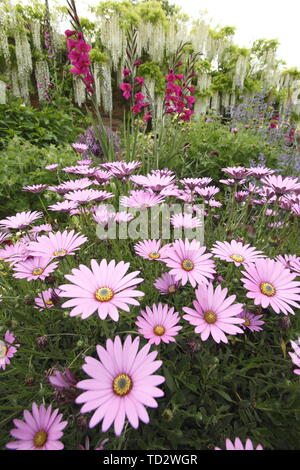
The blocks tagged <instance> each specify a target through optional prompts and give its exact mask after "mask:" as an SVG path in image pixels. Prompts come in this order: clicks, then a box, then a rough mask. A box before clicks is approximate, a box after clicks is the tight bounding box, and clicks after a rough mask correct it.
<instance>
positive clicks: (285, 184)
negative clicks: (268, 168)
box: [262, 175, 299, 194]
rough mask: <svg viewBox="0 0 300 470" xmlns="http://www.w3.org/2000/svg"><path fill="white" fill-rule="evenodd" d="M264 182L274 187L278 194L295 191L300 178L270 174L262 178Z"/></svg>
mask: <svg viewBox="0 0 300 470" xmlns="http://www.w3.org/2000/svg"><path fill="white" fill-rule="evenodd" d="M262 182H263V183H264V184H266V185H267V186H269V187H270V188H272V189H273V191H274V192H275V193H276V194H285V193H289V192H291V191H294V190H295V189H296V188H297V187H298V184H299V180H298V178H290V177H287V178H283V177H282V176H281V175H278V176H275V175H270V176H266V177H265V178H264V179H262Z"/></svg>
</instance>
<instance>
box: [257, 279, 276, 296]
mask: <svg viewBox="0 0 300 470" xmlns="http://www.w3.org/2000/svg"><path fill="white" fill-rule="evenodd" d="M260 291H261V293H262V294H264V295H267V296H268V297H273V296H274V295H275V294H276V289H275V287H274V286H273V285H272V284H270V283H269V282H262V283H261V285H260Z"/></svg>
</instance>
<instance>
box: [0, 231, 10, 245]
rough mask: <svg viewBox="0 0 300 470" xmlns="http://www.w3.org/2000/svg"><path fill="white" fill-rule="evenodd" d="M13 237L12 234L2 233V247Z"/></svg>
mask: <svg viewBox="0 0 300 470" xmlns="http://www.w3.org/2000/svg"><path fill="white" fill-rule="evenodd" d="M10 237H11V234H10V233H1V232H0V245H1V244H2V243H3V242H4V241H5V240H8V239H9V238H10Z"/></svg>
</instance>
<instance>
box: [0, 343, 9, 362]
mask: <svg viewBox="0 0 300 470" xmlns="http://www.w3.org/2000/svg"><path fill="white" fill-rule="evenodd" d="M7 349H8V348H7V346H6V345H5V344H4V343H3V341H0V359H2V357H5V356H6V353H7Z"/></svg>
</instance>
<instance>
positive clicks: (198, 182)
mask: <svg viewBox="0 0 300 470" xmlns="http://www.w3.org/2000/svg"><path fill="white" fill-rule="evenodd" d="M211 182H212V178H183V179H182V180H180V183H182V184H183V185H184V186H186V187H187V188H189V189H195V188H196V186H198V188H203V187H204V186H208V185H209V183H211Z"/></svg>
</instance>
